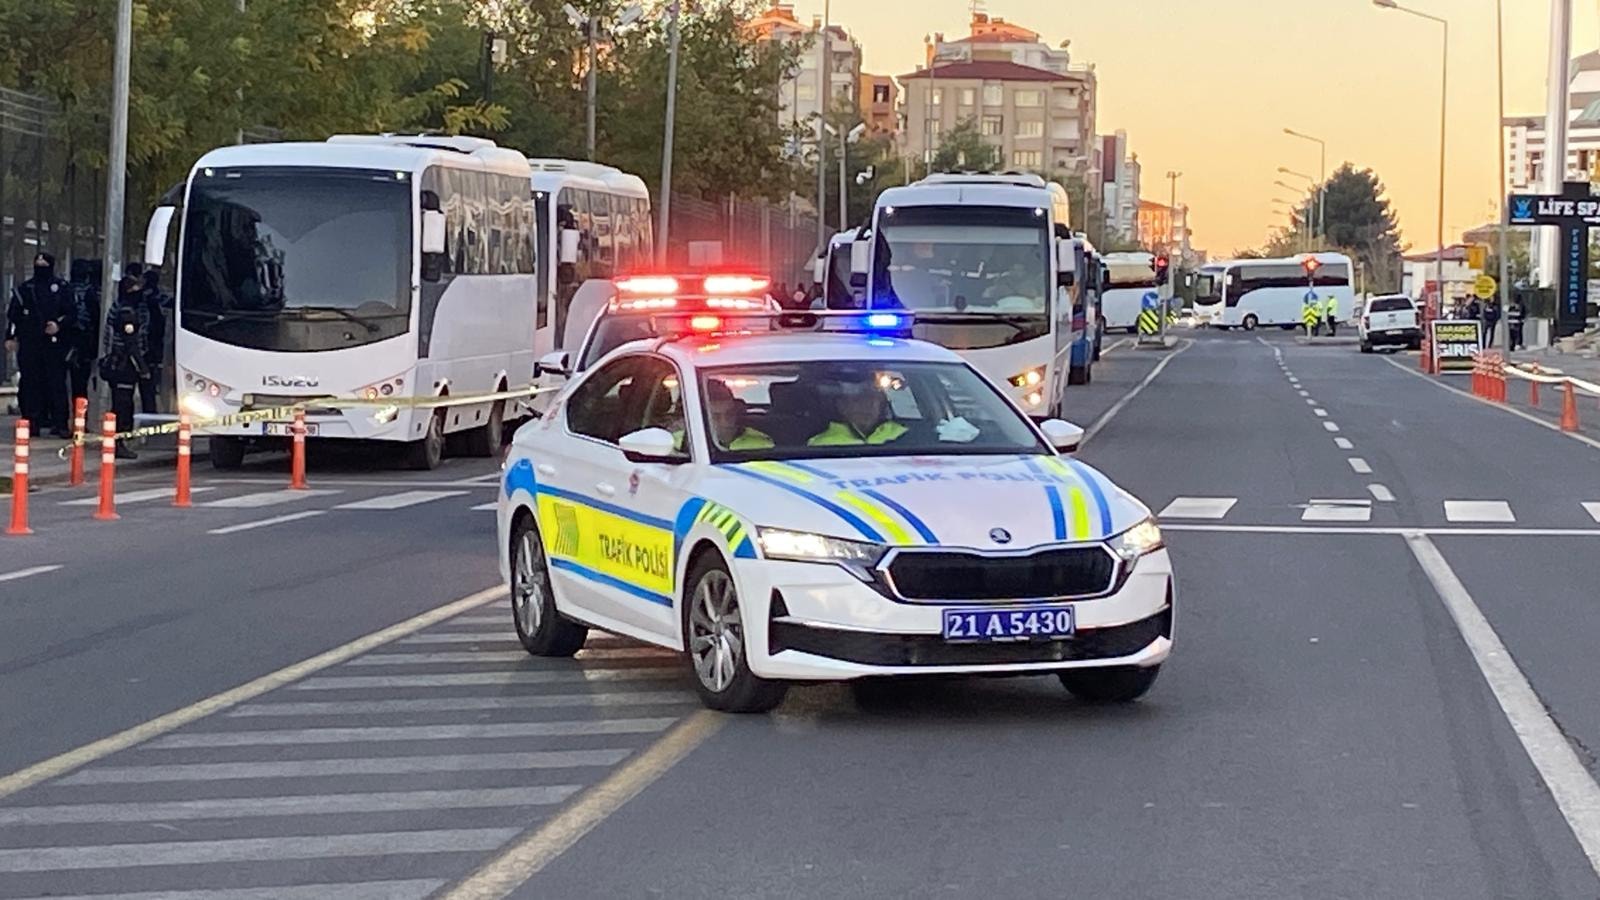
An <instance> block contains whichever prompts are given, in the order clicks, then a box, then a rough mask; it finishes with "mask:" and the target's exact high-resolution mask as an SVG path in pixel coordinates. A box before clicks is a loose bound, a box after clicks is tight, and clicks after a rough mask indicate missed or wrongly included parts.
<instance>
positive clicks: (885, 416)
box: [806, 373, 907, 447]
mask: <svg viewBox="0 0 1600 900" xmlns="http://www.w3.org/2000/svg"><path fill="white" fill-rule="evenodd" d="M835 387H836V389H837V390H838V392H839V396H838V399H837V400H836V401H835V407H834V410H835V418H834V419H833V421H831V422H829V423H828V427H826V428H824V429H822V430H821V431H819V432H817V433H816V434H814V435H812V436H811V439H810V440H808V441H806V445H807V446H810V447H848V446H856V445H863V444H866V445H874V444H887V443H889V442H891V441H895V440H899V439H900V437H901V436H902V435H904V434H905V433H906V431H907V429H906V426H904V425H901V424H900V423H899V422H896V421H895V420H894V419H893V418H892V417H891V416H890V415H889V398H888V397H886V396H884V393H883V390H882V389H881V388H879V387H878V384H877V379H876V378H875V377H873V376H872V374H871V373H867V375H866V377H864V378H855V379H848V380H844V381H840V382H838V383H837V384H836V385H835Z"/></svg>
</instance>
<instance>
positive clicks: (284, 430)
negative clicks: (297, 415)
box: [261, 422, 317, 437]
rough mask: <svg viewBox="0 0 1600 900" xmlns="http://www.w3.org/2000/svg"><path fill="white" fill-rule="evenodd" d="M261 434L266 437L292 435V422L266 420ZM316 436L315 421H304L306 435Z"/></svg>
mask: <svg viewBox="0 0 1600 900" xmlns="http://www.w3.org/2000/svg"><path fill="white" fill-rule="evenodd" d="M261 433H262V434H264V435H266V436H267V437H291V436H293V435H294V423H293V422H267V423H265V425H264V426H263V428H262V431H261ZM316 436H317V423H316V422H307V423H306V437H316Z"/></svg>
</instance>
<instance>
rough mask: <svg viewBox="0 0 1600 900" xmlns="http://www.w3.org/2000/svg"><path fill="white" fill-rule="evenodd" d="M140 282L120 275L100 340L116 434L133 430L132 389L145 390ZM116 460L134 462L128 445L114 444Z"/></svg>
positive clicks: (145, 319) (145, 320) (146, 320)
mask: <svg viewBox="0 0 1600 900" xmlns="http://www.w3.org/2000/svg"><path fill="white" fill-rule="evenodd" d="M143 289H144V279H143V278H142V277H141V276H138V275H133V274H125V275H123V276H122V289H121V291H120V292H119V293H118V294H117V299H116V300H114V301H112V303H111V307H110V308H109V309H107V310H106V330H105V334H104V335H103V336H102V338H101V341H100V343H101V346H102V349H104V351H105V355H104V356H102V357H100V377H101V379H103V380H104V381H105V383H106V384H109V385H110V386H111V410H112V412H114V413H116V416H117V430H118V431H132V430H133V390H134V388H136V387H138V388H140V389H141V390H148V388H145V387H144V384H145V383H146V382H148V381H149V380H150V367H149V365H148V364H146V362H145V360H146V359H148V358H149V352H150V346H149V329H150V310H149V309H148V308H147V307H146V306H145V303H144V297H143V296H142V295H143V293H144V290H143ZM116 453H117V458H118V459H138V458H139V457H138V455H137V454H135V453H134V452H133V450H132V449H131V448H129V447H128V445H127V444H126V443H124V442H122V441H118V442H117V450H116Z"/></svg>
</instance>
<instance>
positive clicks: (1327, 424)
mask: <svg viewBox="0 0 1600 900" xmlns="http://www.w3.org/2000/svg"><path fill="white" fill-rule="evenodd" d="M1322 427H1323V428H1326V429H1328V430H1329V431H1332V432H1338V430H1339V426H1338V424H1337V423H1335V422H1328V421H1324V422H1323V423H1322Z"/></svg>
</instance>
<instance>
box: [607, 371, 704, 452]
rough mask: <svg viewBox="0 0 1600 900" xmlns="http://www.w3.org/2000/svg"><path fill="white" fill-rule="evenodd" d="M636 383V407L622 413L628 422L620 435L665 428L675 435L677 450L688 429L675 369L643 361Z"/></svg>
mask: <svg viewBox="0 0 1600 900" xmlns="http://www.w3.org/2000/svg"><path fill="white" fill-rule="evenodd" d="M637 379H638V381H639V385H640V387H639V391H638V396H639V400H640V403H639V406H638V407H637V410H636V411H630V410H624V411H623V415H624V416H627V417H628V419H627V421H626V423H625V424H624V427H623V431H622V433H623V434H627V433H628V432H631V431H637V430H639V429H641V428H665V429H666V430H668V431H670V432H672V433H673V435H674V436H679V447H680V448H686V447H687V446H688V442H687V440H686V439H684V438H682V437H681V436H682V435H685V434H687V432H688V428H687V425H686V424H685V420H684V416H683V385H682V383H681V382H680V381H679V380H678V370H677V369H675V368H673V367H672V364H671V363H669V362H667V361H666V360H664V359H657V358H654V357H650V358H646V359H645V360H644V365H643V367H642V369H641V371H640V373H639V375H638V376H637Z"/></svg>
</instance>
